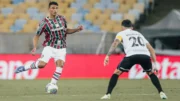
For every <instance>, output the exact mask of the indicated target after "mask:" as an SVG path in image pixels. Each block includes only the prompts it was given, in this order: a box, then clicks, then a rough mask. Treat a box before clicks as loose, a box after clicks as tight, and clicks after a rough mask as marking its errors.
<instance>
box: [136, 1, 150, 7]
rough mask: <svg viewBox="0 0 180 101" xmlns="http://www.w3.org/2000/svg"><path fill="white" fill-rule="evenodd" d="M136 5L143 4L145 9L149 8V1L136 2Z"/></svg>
mask: <svg viewBox="0 0 180 101" xmlns="http://www.w3.org/2000/svg"><path fill="white" fill-rule="evenodd" d="M137 2H138V3H143V4H144V5H145V8H146V9H147V8H149V0H138V1H137Z"/></svg>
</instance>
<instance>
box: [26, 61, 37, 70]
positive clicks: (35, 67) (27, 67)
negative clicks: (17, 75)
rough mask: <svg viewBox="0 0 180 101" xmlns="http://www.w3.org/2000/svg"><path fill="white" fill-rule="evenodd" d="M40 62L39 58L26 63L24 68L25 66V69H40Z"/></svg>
mask: <svg viewBox="0 0 180 101" xmlns="http://www.w3.org/2000/svg"><path fill="white" fill-rule="evenodd" d="M38 63H39V60H37V61H35V62H33V63H32V64H27V65H25V66H24V68H25V70H29V69H38Z"/></svg>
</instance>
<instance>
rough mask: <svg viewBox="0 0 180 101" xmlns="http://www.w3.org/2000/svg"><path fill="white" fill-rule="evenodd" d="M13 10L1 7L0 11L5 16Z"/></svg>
mask: <svg viewBox="0 0 180 101" xmlns="http://www.w3.org/2000/svg"><path fill="white" fill-rule="evenodd" d="M12 12H13V8H2V9H1V13H2V14H3V15H5V16H7V15H8V14H11V13H12Z"/></svg>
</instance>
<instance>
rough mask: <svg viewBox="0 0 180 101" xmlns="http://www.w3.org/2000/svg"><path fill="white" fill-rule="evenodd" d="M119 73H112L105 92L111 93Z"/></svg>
mask: <svg viewBox="0 0 180 101" xmlns="http://www.w3.org/2000/svg"><path fill="white" fill-rule="evenodd" d="M118 77H119V75H117V74H113V75H112V77H111V79H110V81H109V86H108V90H107V93H106V94H111V92H112V90H113V88H114V87H115V86H116V83H117V80H118Z"/></svg>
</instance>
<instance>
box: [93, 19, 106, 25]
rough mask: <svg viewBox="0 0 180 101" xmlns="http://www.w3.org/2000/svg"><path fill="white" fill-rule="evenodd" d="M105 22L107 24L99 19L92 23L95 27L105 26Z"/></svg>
mask: <svg viewBox="0 0 180 101" xmlns="http://www.w3.org/2000/svg"><path fill="white" fill-rule="evenodd" d="M104 22H105V20H99V19H97V20H93V22H92V23H93V24H94V25H97V26H101V25H103V24H104Z"/></svg>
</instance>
